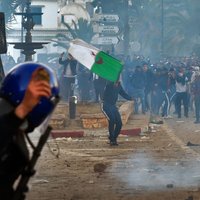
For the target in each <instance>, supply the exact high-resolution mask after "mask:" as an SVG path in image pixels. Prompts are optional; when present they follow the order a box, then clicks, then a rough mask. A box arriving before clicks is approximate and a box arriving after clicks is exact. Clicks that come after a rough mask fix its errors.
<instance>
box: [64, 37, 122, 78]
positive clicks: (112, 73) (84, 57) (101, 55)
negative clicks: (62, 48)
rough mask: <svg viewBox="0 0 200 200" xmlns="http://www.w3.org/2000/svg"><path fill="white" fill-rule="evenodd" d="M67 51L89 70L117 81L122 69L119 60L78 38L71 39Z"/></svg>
mask: <svg viewBox="0 0 200 200" xmlns="http://www.w3.org/2000/svg"><path fill="white" fill-rule="evenodd" d="M68 53H70V54H71V55H72V56H73V57H74V58H75V59H76V60H77V61H78V62H79V63H81V64H82V65H84V66H85V67H87V68H88V69H89V70H91V71H92V72H94V73H95V74H97V75H99V76H101V77H102V78H104V79H107V80H109V81H113V82H115V81H117V80H118V79H119V76H120V73H121V71H122V69H123V64H122V62H121V61H119V60H117V59H116V58H114V57H112V56H110V55H109V54H107V53H105V52H103V51H100V50H99V49H97V48H96V47H94V46H92V45H90V44H88V43H86V42H85V41H83V40H80V39H75V40H72V41H71V43H70V47H69V49H68Z"/></svg>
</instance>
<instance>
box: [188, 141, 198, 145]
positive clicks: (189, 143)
mask: <svg viewBox="0 0 200 200" xmlns="http://www.w3.org/2000/svg"><path fill="white" fill-rule="evenodd" d="M187 146H200V144H193V143H191V142H190V141H189V142H188V143H187Z"/></svg>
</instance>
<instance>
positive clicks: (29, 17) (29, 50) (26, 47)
mask: <svg viewBox="0 0 200 200" xmlns="http://www.w3.org/2000/svg"><path fill="white" fill-rule="evenodd" d="M30 5H31V0H27V2H26V6H25V12H21V13H15V15H21V16H22V19H23V20H22V27H23V28H24V29H25V30H26V35H25V42H23V40H22V41H21V42H16V43H10V44H14V48H15V49H22V50H23V51H22V52H21V53H23V54H24V55H25V61H32V55H34V54H35V53H36V52H35V51H34V50H35V49H42V48H43V45H44V44H48V43H47V42H33V41H32V34H31V30H32V29H33V27H34V25H35V24H34V22H33V16H35V15H42V14H43V13H32V12H31V8H30Z"/></svg>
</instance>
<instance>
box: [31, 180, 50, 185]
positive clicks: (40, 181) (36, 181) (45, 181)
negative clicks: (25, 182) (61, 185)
mask: <svg viewBox="0 0 200 200" xmlns="http://www.w3.org/2000/svg"><path fill="white" fill-rule="evenodd" d="M48 182H49V181H47V180H45V179H39V180H34V181H33V183H34V184H38V183H48Z"/></svg>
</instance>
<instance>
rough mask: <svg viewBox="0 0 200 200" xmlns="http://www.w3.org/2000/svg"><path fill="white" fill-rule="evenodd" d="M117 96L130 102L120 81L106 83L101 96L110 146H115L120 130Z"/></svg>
mask: <svg viewBox="0 0 200 200" xmlns="http://www.w3.org/2000/svg"><path fill="white" fill-rule="evenodd" d="M118 95H121V96H122V97H123V98H125V99H127V100H130V101H131V100H132V97H130V96H129V95H128V94H127V93H126V92H125V91H124V89H123V88H122V86H121V83H120V81H116V82H110V81H108V82H107V84H106V87H105V90H104V94H103V103H102V111H103V113H104V114H105V116H106V117H107V119H108V131H109V140H110V145H111V146H117V145H118V143H117V137H118V135H119V133H120V131H121V128H122V120H121V116H120V113H119V110H118V108H117V106H116V102H117V100H118Z"/></svg>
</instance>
